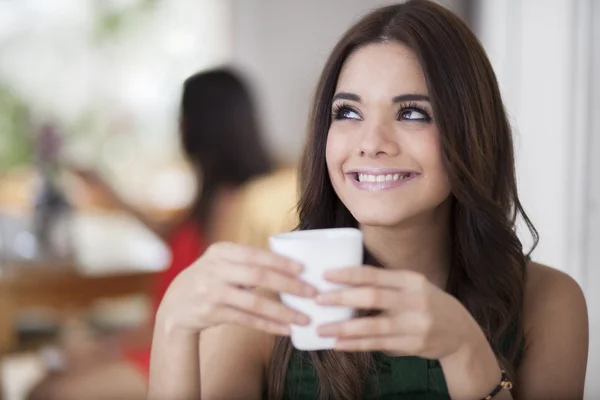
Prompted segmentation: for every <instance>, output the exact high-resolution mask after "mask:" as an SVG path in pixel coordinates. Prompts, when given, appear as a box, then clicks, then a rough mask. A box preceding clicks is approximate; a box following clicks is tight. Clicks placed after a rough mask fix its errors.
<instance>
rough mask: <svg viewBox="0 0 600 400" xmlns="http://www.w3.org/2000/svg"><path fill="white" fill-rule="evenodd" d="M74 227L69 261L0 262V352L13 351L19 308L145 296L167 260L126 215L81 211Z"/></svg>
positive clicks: (61, 306)
mask: <svg viewBox="0 0 600 400" xmlns="http://www.w3.org/2000/svg"><path fill="white" fill-rule="evenodd" d="M6 225H7V224H6V223H5V224H4V226H6ZM74 231H75V234H74V239H75V240H74V245H75V249H76V254H75V257H74V259H73V261H72V262H61V263H57V262H50V261H47V260H28V261H26V260H19V259H15V258H13V259H10V260H4V261H2V260H0V353H2V352H8V351H11V350H14V347H15V344H16V332H15V327H16V325H15V322H16V318H17V316H18V315H19V313H20V312H21V311H23V310H26V309H28V308H32V307H49V308H52V309H55V310H58V311H60V310H68V309H82V308H85V307H87V306H89V305H90V304H91V303H92V302H94V301H95V300H97V299H100V298H110V297H119V296H124V295H130V294H137V293H145V294H149V293H151V291H152V287H153V284H154V281H155V278H156V275H157V274H159V273H160V272H161V271H162V270H164V269H165V268H166V267H167V266H168V264H169V261H170V258H169V257H170V255H169V254H168V249H167V247H166V246H165V245H164V243H163V242H162V241H161V240H160V239H159V238H158V237H156V236H155V235H154V234H153V233H151V232H150V231H148V230H147V229H146V228H145V227H144V226H142V225H141V224H139V223H137V222H136V221H135V220H134V219H132V218H131V217H128V216H126V215H122V214H115V213H99V214H86V215H83V214H82V215H81V216H80V217H78V218H77V219H76V221H75V223H74Z"/></svg>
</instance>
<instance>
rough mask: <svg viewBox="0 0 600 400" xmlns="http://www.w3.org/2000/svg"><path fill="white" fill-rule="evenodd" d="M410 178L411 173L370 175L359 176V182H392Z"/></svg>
mask: <svg viewBox="0 0 600 400" xmlns="http://www.w3.org/2000/svg"><path fill="white" fill-rule="evenodd" d="M409 176H410V172H407V173H404V174H387V175H370V174H358V175H357V178H358V181H359V182H392V181H398V180H400V179H406V178H408V177H409Z"/></svg>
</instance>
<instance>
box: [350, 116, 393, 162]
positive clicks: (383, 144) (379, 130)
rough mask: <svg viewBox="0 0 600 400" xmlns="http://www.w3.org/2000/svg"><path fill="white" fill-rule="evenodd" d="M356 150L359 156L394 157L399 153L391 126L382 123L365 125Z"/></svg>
mask: <svg viewBox="0 0 600 400" xmlns="http://www.w3.org/2000/svg"><path fill="white" fill-rule="evenodd" d="M358 152H359V155H360V156H361V157H369V158H379V157H384V156H388V157H394V156H397V155H398V154H399V153H400V145H399V143H398V141H397V139H396V138H395V137H394V131H393V127H390V126H387V125H385V124H382V123H376V124H375V123H374V124H370V126H365V132H364V134H363V136H362V138H361V141H360V144H359V147H358Z"/></svg>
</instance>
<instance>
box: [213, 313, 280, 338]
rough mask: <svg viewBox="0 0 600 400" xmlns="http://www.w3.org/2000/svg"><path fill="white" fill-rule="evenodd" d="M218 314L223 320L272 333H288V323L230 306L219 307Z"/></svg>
mask: <svg viewBox="0 0 600 400" xmlns="http://www.w3.org/2000/svg"><path fill="white" fill-rule="evenodd" d="M219 316H220V319H221V320H222V321H223V322H227V323H233V324H237V325H244V326H248V327H250V328H254V329H257V330H260V331H264V332H267V333H270V334H272V335H280V336H288V335H289V334H290V327H289V325H286V324H280V323H277V322H275V321H271V320H268V319H266V318H262V317H260V316H258V315H253V314H250V313H248V312H246V311H241V310H238V309H235V308H232V307H221V308H220V309H219Z"/></svg>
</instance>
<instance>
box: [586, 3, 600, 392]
mask: <svg viewBox="0 0 600 400" xmlns="http://www.w3.org/2000/svg"><path fill="white" fill-rule="evenodd" d="M592 8H593V9H592V12H591V13H590V15H591V20H592V21H595V24H592V41H591V43H590V49H591V55H592V60H591V68H590V71H591V72H592V73H591V74H590V75H591V84H590V88H591V93H590V97H589V99H590V107H589V109H590V110H592V112H591V118H590V127H589V130H588V131H589V134H590V143H589V147H588V153H587V155H588V157H586V158H587V163H586V169H587V171H589V172H588V177H589V179H588V183H589V186H588V192H587V193H588V195H587V196H586V197H587V202H586V210H587V211H588V213H587V217H588V218H587V219H586V221H587V224H586V226H585V228H586V237H587V240H586V241H585V250H586V251H585V255H586V256H585V258H584V261H585V268H584V279H585V281H586V283H587V285H586V296H587V301H588V309H589V315H590V338H591V341H590V359H589V362H588V377H589V379H588V393H589V394H590V396H589V398H592V396H591V395H592V394H594V395H596V396H597V397H600V396H598V394H600V381H599V380H598V379H597V377H599V376H600V291H599V290H598V289H600V157H599V156H600V113H599V112H598V111H599V110H600V73H598V71H600V24H599V23H598V22H600V1H597V0H596V1H593V2H592ZM592 377H594V378H595V379H593V378H592Z"/></svg>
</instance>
